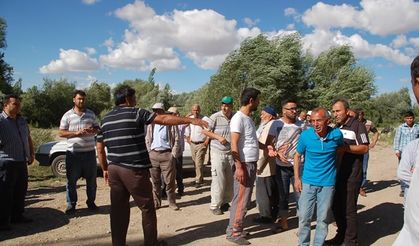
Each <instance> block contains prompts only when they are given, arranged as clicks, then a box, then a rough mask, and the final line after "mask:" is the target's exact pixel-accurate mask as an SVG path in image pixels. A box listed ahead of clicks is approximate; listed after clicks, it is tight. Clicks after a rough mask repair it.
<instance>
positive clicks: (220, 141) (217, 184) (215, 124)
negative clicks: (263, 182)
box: [203, 96, 234, 215]
mask: <svg viewBox="0 0 419 246" xmlns="http://www.w3.org/2000/svg"><path fill="white" fill-rule="evenodd" d="M220 108H221V110H220V111H218V112H216V113H214V114H213V115H211V116H210V117H209V119H210V120H209V129H208V131H207V130H204V131H203V133H204V134H205V135H206V136H207V137H209V138H210V139H211V148H210V156H211V177H212V180H211V204H210V210H211V212H212V213H213V214H214V215H221V214H223V213H224V212H226V211H228V208H229V207H230V204H229V203H230V202H231V199H232V198H233V169H232V168H233V167H232V165H233V157H232V155H231V144H230V143H231V133H230V121H231V118H232V117H233V115H234V112H233V98H232V97H230V96H225V97H223V98H222V99H221V106H220Z"/></svg>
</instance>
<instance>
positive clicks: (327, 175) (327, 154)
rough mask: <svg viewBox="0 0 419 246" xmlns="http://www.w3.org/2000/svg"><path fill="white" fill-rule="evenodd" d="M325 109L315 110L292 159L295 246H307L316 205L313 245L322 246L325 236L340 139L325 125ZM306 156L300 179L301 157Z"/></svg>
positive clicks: (341, 139) (337, 134)
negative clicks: (296, 209) (297, 194)
mask: <svg viewBox="0 0 419 246" xmlns="http://www.w3.org/2000/svg"><path fill="white" fill-rule="evenodd" d="M328 118H329V116H328V113H327V110H326V109H324V108H321V107H319V108H315V109H314V110H313V111H312V113H311V118H310V122H311V124H312V126H313V127H311V128H309V129H307V130H305V131H303V132H302V133H301V136H300V140H299V142H298V145H297V153H296V154H295V156H294V175H295V185H294V187H295V190H296V192H301V196H300V200H299V204H298V205H299V212H298V213H299V218H298V220H299V221H298V228H299V234H298V245H310V223H311V218H312V215H313V212H314V207H315V206H316V202H317V226H316V233H315V236H314V243H313V245H323V242H324V240H325V239H326V236H327V222H326V219H327V214H328V212H329V210H330V208H331V205H332V200H333V193H334V191H335V187H334V186H335V182H336V160H337V150H338V147H339V146H343V135H342V133H341V132H340V131H339V129H333V128H331V127H329V126H328V125H327V124H328ZM302 155H304V156H305V162H304V172H303V175H302V177H301V175H300V165H301V159H300V158H301V156H302Z"/></svg>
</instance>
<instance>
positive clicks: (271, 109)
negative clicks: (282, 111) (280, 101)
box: [263, 105, 276, 117]
mask: <svg viewBox="0 0 419 246" xmlns="http://www.w3.org/2000/svg"><path fill="white" fill-rule="evenodd" d="M263 111H265V112H266V113H268V114H270V115H272V116H273V117H276V110H275V108H274V107H272V106H270V105H268V106H266V107H264V108H263Z"/></svg>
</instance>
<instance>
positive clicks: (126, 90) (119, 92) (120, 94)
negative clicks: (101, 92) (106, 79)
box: [114, 85, 135, 106]
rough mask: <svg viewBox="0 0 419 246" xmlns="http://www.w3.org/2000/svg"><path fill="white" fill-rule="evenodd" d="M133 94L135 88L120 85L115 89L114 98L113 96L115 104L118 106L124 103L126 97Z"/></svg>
mask: <svg viewBox="0 0 419 246" xmlns="http://www.w3.org/2000/svg"><path fill="white" fill-rule="evenodd" d="M133 96H135V90H134V89H133V88H131V87H130V86H129V85H122V86H120V87H119V88H118V89H116V90H115V93H114V98H115V105H116V106H118V105H120V104H124V103H125V99H126V98H127V97H133Z"/></svg>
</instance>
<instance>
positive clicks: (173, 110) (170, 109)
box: [167, 107, 179, 114]
mask: <svg viewBox="0 0 419 246" xmlns="http://www.w3.org/2000/svg"><path fill="white" fill-rule="evenodd" d="M167 112H170V113H172V114H177V113H179V111H178V110H177V108H176V107H170V108H169V109H168V110H167Z"/></svg>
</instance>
